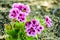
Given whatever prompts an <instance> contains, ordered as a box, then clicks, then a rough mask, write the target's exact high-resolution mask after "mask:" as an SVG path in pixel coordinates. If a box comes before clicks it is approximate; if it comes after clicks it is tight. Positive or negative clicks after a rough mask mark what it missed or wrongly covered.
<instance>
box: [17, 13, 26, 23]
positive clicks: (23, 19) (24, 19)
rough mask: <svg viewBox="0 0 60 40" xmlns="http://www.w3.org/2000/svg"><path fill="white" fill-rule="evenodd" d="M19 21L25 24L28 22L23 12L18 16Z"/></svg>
mask: <svg viewBox="0 0 60 40" xmlns="http://www.w3.org/2000/svg"><path fill="white" fill-rule="evenodd" d="M17 20H18V21H19V22H25V21H26V16H25V14H24V13H23V12H20V13H19V14H18V16H17Z"/></svg>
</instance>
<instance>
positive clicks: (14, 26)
mask: <svg viewBox="0 0 60 40" xmlns="http://www.w3.org/2000/svg"><path fill="white" fill-rule="evenodd" d="M5 29H6V30H5V32H6V35H9V37H8V36H7V37H6V40H33V38H32V37H28V36H27V35H26V32H25V23H24V22H11V23H10V25H9V24H7V25H6V26H5Z"/></svg>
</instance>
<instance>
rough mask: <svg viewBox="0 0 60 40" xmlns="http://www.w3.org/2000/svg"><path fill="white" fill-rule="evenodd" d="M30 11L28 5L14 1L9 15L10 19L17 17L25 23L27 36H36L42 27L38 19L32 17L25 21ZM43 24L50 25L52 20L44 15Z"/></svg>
mask: <svg viewBox="0 0 60 40" xmlns="http://www.w3.org/2000/svg"><path fill="white" fill-rule="evenodd" d="M29 13H30V7H29V6H28V5H24V4H22V3H14V4H13V6H12V9H11V10H10V13H9V17H10V18H12V19H17V20H18V21H19V22H24V23H25V28H26V33H27V35H28V36H36V35H37V34H40V33H41V32H42V31H43V30H44V27H43V26H42V25H41V23H39V21H40V20H39V21H38V20H36V19H32V20H31V21H26V16H28V14H29ZM44 22H45V24H46V26H47V27H51V26H52V23H51V22H52V20H51V19H50V18H49V16H45V21H44Z"/></svg>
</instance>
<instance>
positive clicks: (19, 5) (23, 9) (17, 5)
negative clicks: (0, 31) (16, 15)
mask: <svg viewBox="0 0 60 40" xmlns="http://www.w3.org/2000/svg"><path fill="white" fill-rule="evenodd" d="M12 7H13V8H18V9H19V10H20V11H21V12H25V15H28V14H29V13H30V7H29V5H24V4H22V3H14V4H13V6H12Z"/></svg>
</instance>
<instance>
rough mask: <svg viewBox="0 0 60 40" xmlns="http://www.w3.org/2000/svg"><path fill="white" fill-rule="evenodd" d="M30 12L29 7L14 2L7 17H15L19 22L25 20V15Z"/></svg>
mask: <svg viewBox="0 0 60 40" xmlns="http://www.w3.org/2000/svg"><path fill="white" fill-rule="evenodd" d="M29 13H30V7H29V6H28V5H24V4H22V3H14V4H13V6H12V9H11V10H10V13H9V17H10V18H12V19H14V18H16V19H17V20H18V21H20V22H25V21H26V16H27V15H28V14H29Z"/></svg>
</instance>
